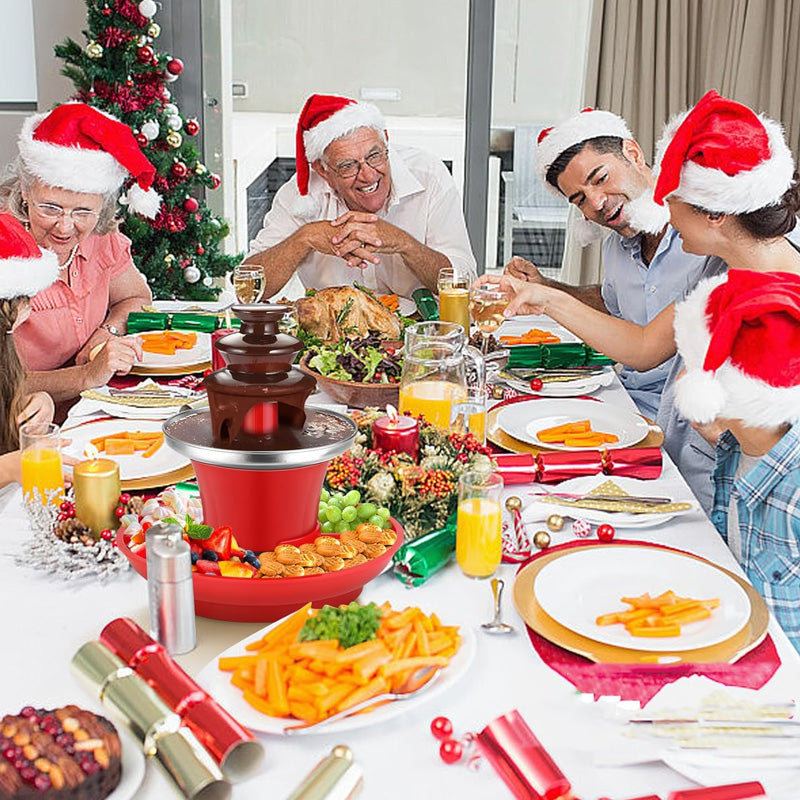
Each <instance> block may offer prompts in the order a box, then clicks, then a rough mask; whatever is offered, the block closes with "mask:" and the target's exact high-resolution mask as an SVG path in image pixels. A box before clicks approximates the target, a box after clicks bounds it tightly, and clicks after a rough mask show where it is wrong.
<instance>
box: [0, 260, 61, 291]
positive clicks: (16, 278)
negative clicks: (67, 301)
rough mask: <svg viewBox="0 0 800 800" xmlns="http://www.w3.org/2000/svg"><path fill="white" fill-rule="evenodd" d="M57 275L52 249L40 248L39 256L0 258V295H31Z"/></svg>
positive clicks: (51, 281)
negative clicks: (40, 253)
mask: <svg viewBox="0 0 800 800" xmlns="http://www.w3.org/2000/svg"><path fill="white" fill-rule="evenodd" d="M57 277H58V258H57V257H56V254H55V253H54V252H53V251H52V250H42V255H41V257H40V258H4V259H0V297H2V298H3V299H4V300H11V299H12V298H14V297H33V296H34V295H35V294H38V293H39V292H41V291H42V289H46V288H47V287H48V286H50V284H52V283H53V281H55V279H56V278H57Z"/></svg>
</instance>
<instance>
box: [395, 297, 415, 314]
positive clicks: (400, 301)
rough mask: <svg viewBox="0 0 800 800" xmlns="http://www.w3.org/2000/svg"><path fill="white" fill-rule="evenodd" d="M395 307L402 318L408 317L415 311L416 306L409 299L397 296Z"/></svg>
mask: <svg viewBox="0 0 800 800" xmlns="http://www.w3.org/2000/svg"><path fill="white" fill-rule="evenodd" d="M397 305H398V309H397V310H398V311H399V312H400V315H401V316H403V317H410V316H411V315H412V314H413V313H414V312H415V311H416V310H417V304H416V303H415V302H414V301H413V300H412V299H411V298H410V297H400V295H398V296H397Z"/></svg>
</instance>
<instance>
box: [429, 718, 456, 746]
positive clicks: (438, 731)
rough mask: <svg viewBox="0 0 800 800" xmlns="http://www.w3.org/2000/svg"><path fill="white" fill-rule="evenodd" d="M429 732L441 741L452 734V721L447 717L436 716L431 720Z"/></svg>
mask: <svg viewBox="0 0 800 800" xmlns="http://www.w3.org/2000/svg"><path fill="white" fill-rule="evenodd" d="M431 733H432V734H433V735H434V736H435V737H436V738H437V739H439V741H442V742H443V741H444V740H445V739H449V738H450V737H451V736H452V735H453V723H452V722H450V720H449V719H447V717H436V719H434V720H433V721H432V722H431Z"/></svg>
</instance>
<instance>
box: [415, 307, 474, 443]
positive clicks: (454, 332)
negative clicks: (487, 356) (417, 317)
mask: <svg viewBox="0 0 800 800" xmlns="http://www.w3.org/2000/svg"><path fill="white" fill-rule="evenodd" d="M403 352H404V355H403V377H402V379H401V381H400V411H401V412H403V411H408V412H409V413H411V414H414V415H419V414H422V415H423V416H424V417H425V419H426V420H427V421H428V422H430V423H431V424H433V425H436V426H437V427H438V428H444V429H445V430H446V429H447V428H449V426H450V416H451V410H452V407H453V405H454V404H458V403H464V402H466V401H467V400H468V398H469V395H470V392H469V387H468V381H467V372H468V370H470V371H472V374H477V377H478V381H479V384H480V383H482V379H481V376H482V373H483V362H482V359H481V358H480V354H479V353H478V352H477V351H476V350H475V349H474V348H471V347H467V337H466V335H465V334H464V329H463V328H462V327H461V326H460V325H457V324H455V323H452V322H420V323H418V324H416V325H410V326H409V327H408V328H406V332H405V347H404V351H403Z"/></svg>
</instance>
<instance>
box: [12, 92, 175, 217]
mask: <svg viewBox="0 0 800 800" xmlns="http://www.w3.org/2000/svg"><path fill="white" fill-rule="evenodd" d="M19 152H20V156H21V157H22V161H23V163H24V165H25V167H26V168H27V169H28V170H29V171H30V172H31V173H32V174H33V175H34V176H35V177H36V178H38V179H39V180H41V181H42V182H43V183H46V184H47V185H48V186H57V187H60V188H62V189H68V190H69V191H72V192H80V193H85V194H107V193H109V192H115V191H117V189H119V188H120V187H121V186H122V184H123V183H124V182H125V180H126V178H127V177H128V175H129V174H130V175H131V176H132V177H133V179H134V182H133V185H132V186H131V187H130V189H129V190H128V193H127V205H128V208H130V209H131V210H132V211H134V212H136V213H137V214H142V215H143V216H145V217H150V218H151V219H152V218H153V217H155V216H156V214H157V213H158V209H159V207H160V205H161V197H160V196H159V194H158V193H157V192H156V191H155V190H154V189H153V188H152V184H153V179H154V177H155V174H156V170H155V167H154V166H153V165H152V164H151V163H150V162H149V161H148V160H147V158H146V157H145V155H144V153H142V151H141V149H140V148H139V145H138V143H137V141H136V139H135V138H134V136H133V133H132V132H131V129H130V128H129V127H128V126H127V125H125V124H124V123H122V122H120V121H119V120H118V119H116V118H115V117H113V116H111V115H110V114H106V113H104V112H102V111H99V110H98V109H96V108H93V107H92V106H88V105H86V104H85V103H65V104H64V105H61V106H57V107H56V108H54V109H53V110H52V111H50V112H48V113H46V114H34V115H33V116H30V117H28V118H27V119H26V120H25V122H24V123H23V125H22V131H21V133H20V136H19Z"/></svg>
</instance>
